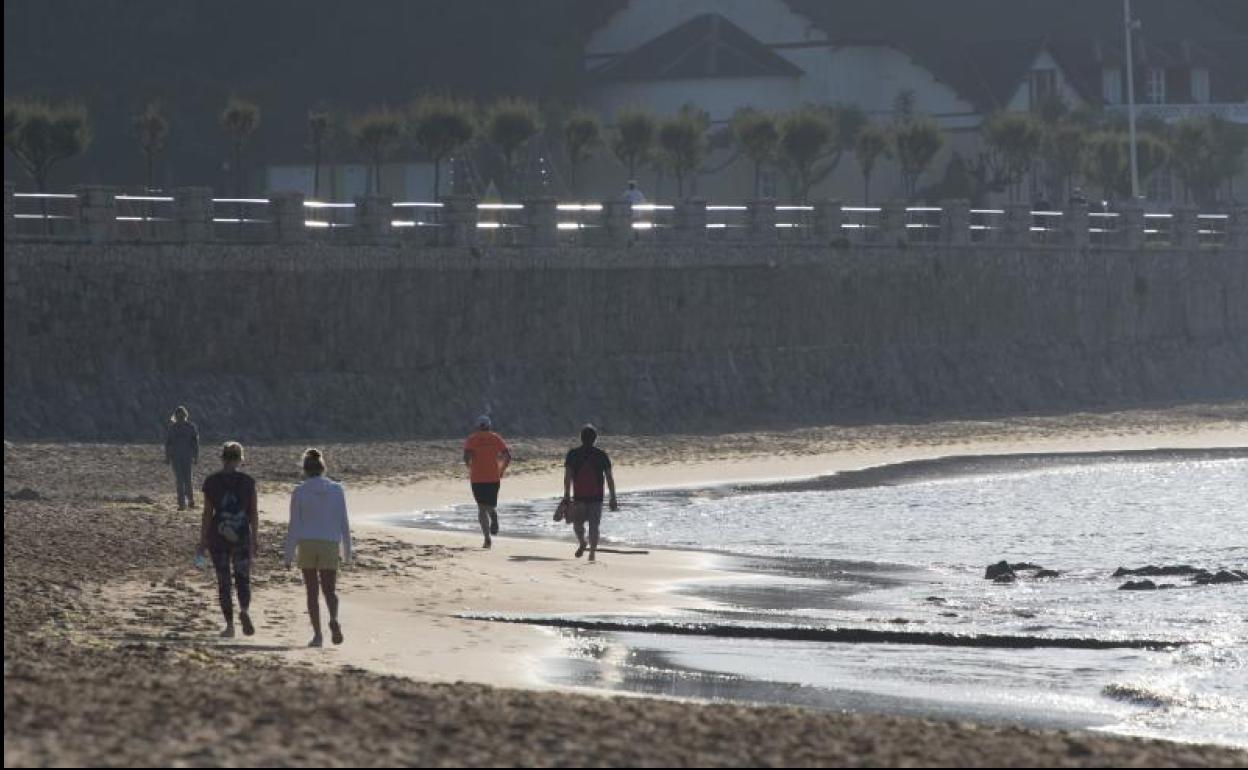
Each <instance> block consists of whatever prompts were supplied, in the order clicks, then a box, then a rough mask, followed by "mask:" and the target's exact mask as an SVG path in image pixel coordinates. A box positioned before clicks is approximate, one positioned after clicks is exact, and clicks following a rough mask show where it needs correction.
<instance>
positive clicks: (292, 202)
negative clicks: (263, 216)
mask: <svg viewBox="0 0 1248 770" xmlns="http://www.w3.org/2000/svg"><path fill="white" fill-rule="evenodd" d="M269 213H270V218H271V219H272V222H273V226H272V233H273V240H275V241H278V242H279V243H303V242H304V241H306V240H307V239H308V227H307V225H306V224H304V223H305V221H306V220H307V216H306V213H305V211H304V207H303V193H301V192H279V193H272V194H271V195H269Z"/></svg>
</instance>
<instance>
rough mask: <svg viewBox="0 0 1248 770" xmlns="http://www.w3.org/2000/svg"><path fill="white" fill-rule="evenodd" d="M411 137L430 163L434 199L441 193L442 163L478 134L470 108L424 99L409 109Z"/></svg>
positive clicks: (437, 98) (438, 98)
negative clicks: (410, 114) (431, 161)
mask: <svg viewBox="0 0 1248 770" xmlns="http://www.w3.org/2000/svg"><path fill="white" fill-rule="evenodd" d="M411 128H412V136H413V139H415V141H416V145H417V146H418V147H420V148H421V149H422V150H424V151H425V153H426V154H427V155H428V156H429V158H430V159H431V160H433V199H434V200H437V199H438V196H439V195H440V194H441V184H442V161H443V160H445V159H446V158H448V157H450V156H451V154H452V153H455V152H458V151H459V150H460V149H461V148H462V147H464V146H465V145H467V144H468V143H469V142H471V141H472V137H473V135H474V134H475V133H476V131H477V125H476V120H475V119H474V117H473V113H472V107H471V106H470V105H469V104H468V103H467V102H464V101H461V100H459V99H452V98H450V97H446V96H425V97H422V98H421V99H419V100H418V101H417V102H416V104H415V106H414V107H413V108H412V117H411Z"/></svg>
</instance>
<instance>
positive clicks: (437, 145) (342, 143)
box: [5, 92, 1248, 203]
mask: <svg viewBox="0 0 1248 770" xmlns="http://www.w3.org/2000/svg"><path fill="white" fill-rule="evenodd" d="M260 117H261V111H260V107H259V106H258V105H256V104H255V103H254V102H251V101H248V100H245V99H241V98H232V99H230V100H229V102H228V103H227V104H226V106H225V108H224V109H223V110H222V112H221V113H220V116H219V124H220V127H221V128H222V130H223V132H224V133H225V135H226V138H227V140H228V142H229V145H230V152H231V159H232V170H233V173H234V184H235V193H236V194H242V193H243V192H244V189H245V179H246V175H245V172H244V154H245V149H246V146H247V144H248V142H249V140H250V139H251V137H252V135H253V134H254V133H255V131H256V129H257V128H258V127H259V125H260ZM133 132H134V136H135V140H136V143H137V144H138V148H139V150H140V152H141V154H142V156H143V158H144V164H145V171H146V181H147V186H148V187H149V188H150V187H152V184H153V174H154V165H155V162H156V159H157V157H158V156H159V155H160V153H161V152H162V151H163V150H164V148H165V146H166V142H167V139H168V135H169V120H168V118H167V117H166V116H165V115H164V113H163V112H162V110H161V109H160V106H159V105H158V104H156V103H152V104H149V105H147V106H146V107H145V108H144V109H143V110H142V111H141V112H139V113H138V114H136V115H135V116H134V117H133ZM307 140H308V144H307V146H308V149H309V151H310V152H311V154H312V161H313V195H314V196H317V197H319V195H320V192H321V186H322V185H321V172H322V169H323V167H324V166H325V164H326V161H327V159H328V158H329V156H331V155H333V156H335V157H341V156H342V155H343V154H345V152H347V151H351V150H353V151H355V152H358V153H359V154H361V155H362V156H363V158H364V159H365V160H366V161H367V163H368V167H369V180H368V183H369V187H370V189H372V190H373V191H376V192H380V189H381V167H382V165H383V164H384V163H385V162H386V160H387V159H388V158H390V157H392V156H393V155H394V154H395V153H396V152H398V151H399V150H401V149H405V148H406V149H417V150H419V151H420V152H422V153H423V154H424V155H425V156H427V157H428V158H429V160H430V161H431V162H432V163H433V167H434V178H433V186H432V190H431V191H430V192H431V193H432V194H433V195H434V196H435V197H437V196H438V195H440V193H441V187H442V180H441V177H442V169H443V165H444V163H445V162H446V161H447V159H449V158H452V157H455V156H457V155H466V156H468V157H471V158H472V159H473V162H474V164H475V165H476V166H478V167H483V168H486V169H488V170H489V172H490V175H491V178H493V179H494V180H495V181H497V182H498V185H499V187H500V191H501V192H502V193H504V194H506V195H509V196H518V195H522V194H525V193H529V192H534V190H533V189H532V188H533V181H532V176H533V174H532V173H531V165H530V163H529V158H530V154H531V153H529V150H530V149H533V148H534V147H535V146H538V147H540V148H541V149H542V152H543V153H544V155H546V156H550V157H544V158H543V160H545V161H547V162H548V163H550V164H551V165H558V166H560V167H562V168H563V169H564V170H565V171H566V176H565V180H564V184H563V185H562V186H563V187H564V188H565V189H566V190H567V191H568V192H570V193H572V194H574V195H575V194H577V193H578V192H579V182H580V179H579V176H580V173H581V171H582V169H583V168H584V167H585V165H586V164H587V163H588V162H590V161H591V160H592V159H593V158H594V156H595V155H597V154H599V153H602V152H603V151H604V150H605V151H607V152H609V153H610V154H611V155H612V156H614V157H615V158H616V159H617V160H618V162H619V163H620V164H621V165H622V166H623V168H624V169H625V170H626V171H627V174H628V177H629V178H636V177H637V174H638V172H639V171H641V170H642V169H653V170H655V171H656V172H658V173H661V174H670V176H671V178H672V179H673V180H674V181H675V183H676V188H677V189H676V192H677V195H678V196H679V197H684V196H685V194H686V192H688V191H691V190H692V188H693V187H694V186H695V185H694V184H693V183H694V180H695V179H696V177H697V176H698V175H700V174H704V173H714V172H715V171H718V170H721V169H723V168H725V167H727V166H729V165H731V164H733V163H735V162H737V161H738V160H739V159H744V160H746V161H747V162H749V163H750V164H751V165H752V167H753V189H752V194H753V196H754V197H758V196H759V195H760V194H761V192H762V181H763V175H764V172H769V171H775V172H778V173H780V174H781V175H783V176H784V177H785V178H786V179H787V181H788V185H789V193H790V195H791V196H792V198H793V199H795V200H799V201H805V200H807V199H808V198H809V196H810V193H811V190H812V189H813V188H814V187H815V186H817V185H818V184H819V183H820V182H822V181H823V180H825V179H826V178H828V177H829V176H830V175H831V174H832V173H834V172H835V171H836V170H837V168H838V167H839V166H840V164H841V162H842V160H843V159H844V157H845V156H847V155H852V156H853V158H854V159H855V161H856V162H857V166H858V169H859V171H860V173H861V175H862V183H863V197H864V199H865V200H866V201H868V202H870V199H871V185H872V181H873V178H874V177H875V176H876V175H877V173H878V172H879V169H880V166H881V163H882V162H884V161H890V162H892V163H893V165H894V167H895V169H896V172H897V174H898V177H899V182H900V184H901V188H902V191H903V193H904V195H905V196H906V197H907V198H909V199H915V198H918V197H926V198H929V199H937V198H950V197H964V198H968V199H970V200H972V201H975V202H977V203H978V202H983V201H985V200H986V199H987V198H988V197H989V196H991V195H993V194H1002V193H1006V192H1010V191H1011V190H1013V191H1015V192H1017V188H1018V186H1020V185H1021V184H1022V183H1023V182H1024V180H1027V179H1033V180H1036V181H1037V182H1038V183H1039V184H1037V185H1035V186H1036V187H1038V188H1040V189H1042V190H1044V191H1045V192H1044V193H1043V194H1044V195H1045V196H1046V197H1048V198H1050V199H1054V200H1064V199H1065V198H1066V197H1068V196H1070V195H1072V194H1073V193H1074V191H1076V190H1077V189H1078V186H1079V185H1080V184H1087V185H1090V186H1091V187H1092V189H1093V190H1094V191H1095V192H1098V193H1099V194H1101V195H1102V196H1103V197H1105V198H1107V199H1116V198H1123V197H1126V196H1128V195H1129V194H1130V175H1129V144H1128V139H1127V133H1126V130H1125V126H1124V125H1123V124H1122V121H1121V118H1117V117H1114V118H1110V117H1107V116H1105V115H1104V114H1100V113H1096V112H1091V111H1073V112H1072V111H1070V110H1068V109H1066V107H1065V106H1064V105H1062V104H1061V103H1060V102H1053V103H1049V104H1046V105H1043V106H1042V108H1041V109H1040V110H1037V111H1036V112H1033V113H1017V112H1002V113H997V114H993V115H990V116H989V117H988V118H987V119H986V120H985V121H984V124H983V126H982V129H981V136H980V143H979V147H978V148H977V149H976V150H975V151H973V152H972V153H971V154H970V155H969V156H963V155H962V154H960V153H958V152H954V153H953V154H952V157H951V160H950V163H949V165H948V167H947V168H946V171H945V174H944V178H943V179H941V180H940V181H939V182H937V183H936V184H933V185H930V186H928V187H927V188H924V189H922V190H921V189H920V188H919V180H920V178H921V177H922V176H923V174H924V173H925V172H926V171H928V170H929V168H930V166H931V165H932V163H933V161H934V160H935V158H936V157H937V156H938V155H939V153H940V151H941V149H942V147H943V144H944V136H943V134H942V133H941V131H940V129H939V127H938V126H937V125H936V123H935V121H933V120H932V119H931V118H930V117H928V116H925V115H922V114H920V113H919V112H917V111H916V110H915V107H914V98H913V95H912V94H911V93H909V92H903V93H902V94H900V95H899V96H898V98H897V100H896V103H895V105H894V110H893V115H892V117H891V119H890V120H888V121H886V122H875V121H872V120H870V119H868V117H867V116H866V115H865V114H864V113H863V112H862V111H861V110H859V109H857V108H855V107H846V106H816V105H806V106H803V107H800V108H798V109H796V110H793V111H792V112H788V113H785V114H778V115H777V114H770V113H765V112H762V111H759V110H756V109H751V108H747V109H743V110H740V111H739V112H737V113H736V115H734V116H733V118H732V120H731V122H730V124H729V125H728V126H727V127H726V128H719V129H713V128H712V126H711V121H710V119H709V117H708V115H707V114H706V113H705V112H703V111H701V110H698V109H696V108H693V107H686V108H684V109H681V110H680V111H679V112H677V113H676V114H675V115H672V116H670V117H666V118H660V117H658V116H656V115H654V114H653V113H651V112H649V111H647V110H645V109H642V108H638V107H633V108H626V109H623V110H620V111H619V112H618V113H617V114H616V115H615V121H614V125H613V126H611V127H609V128H608V127H605V126H604V125H603V124H602V122H601V120H600V119H599V117H598V116H597V115H596V114H595V113H593V112H589V111H587V110H583V109H574V110H570V111H543V110H540V109H539V108H538V107H537V106H536V105H535V104H534V103H532V102H529V101H527V100H524V99H519V98H511V97H509V98H503V99H499V100H497V101H495V102H493V103H492V104H490V105H488V106H485V107H479V106H478V105H476V104H474V103H472V102H470V101H468V100H465V99H459V98H455V97H451V96H443V95H428V96H424V97H421V98H418V99H417V100H415V101H414V102H413V103H412V104H410V105H409V106H408V107H406V108H404V109H392V108H390V107H378V108H375V109H370V110H368V111H366V112H364V113H362V114H358V115H355V116H344V115H339V114H335V113H332V112H331V111H329V110H327V109H313V110H311V111H309V113H308V116H307ZM90 141H91V125H90V121H89V118H88V115H87V111H86V109H85V108H84V107H83V106H82V105H80V104H76V103H66V104H52V103H49V102H44V101H37V100H12V101H10V100H6V101H5V147H6V148H7V149H8V150H9V151H10V152H11V153H12V155H13V157H14V158H15V159H16V160H17V161H18V163H19V165H20V166H21V167H22V168H23V169H24V170H25V171H26V172H27V173H28V174H29V175H30V177H31V178H32V180H33V181H34V182H35V186H36V188H37V189H38V190H40V191H44V190H46V189H47V183H48V176H49V174H50V173H51V171H52V169H53V168H54V167H55V166H56V164H57V163H59V162H60V161H63V160H65V159H67V158H71V157H73V156H75V155H78V154H81V153H82V152H84V151H85V150H86V148H87V147H88V145H89V144H90ZM552 148H553V151H551V150H552ZM716 152H720V153H721V154H720V155H719V156H718V157H719V159H720V160H719V161H717V162H716V164H714V165H712V157H713V155H714V153H716ZM725 157H726V160H724V158H725ZM1137 157H1138V164H1139V174H1140V179H1141V183H1142V184H1146V183H1147V181H1148V179H1149V178H1150V177H1151V176H1152V175H1153V174H1154V173H1157V172H1158V171H1161V170H1162V169H1168V170H1169V171H1170V172H1171V173H1172V174H1173V175H1174V176H1175V177H1177V178H1178V179H1179V180H1180V181H1181V182H1182V183H1183V186H1184V190H1185V191H1186V194H1187V195H1188V196H1189V198H1190V199H1194V200H1195V201H1196V202H1199V203H1208V202H1212V201H1213V200H1214V199H1215V198H1216V197H1217V195H1218V192H1219V190H1220V189H1221V188H1223V187H1225V186H1229V184H1230V182H1231V180H1233V179H1234V178H1235V177H1236V176H1237V175H1238V174H1240V173H1242V172H1243V170H1244V168H1245V164H1246V161H1248V130H1246V129H1245V127H1244V126H1239V125H1235V124H1231V123H1228V122H1226V121H1223V120H1219V119H1216V118H1207V119H1199V120H1198V119H1189V120H1184V121H1180V122H1178V123H1176V124H1174V125H1171V126H1167V125H1165V124H1164V123H1161V122H1160V121H1152V120H1147V119H1146V120H1143V121H1142V122H1141V125H1140V130H1139V132H1138V138H1137Z"/></svg>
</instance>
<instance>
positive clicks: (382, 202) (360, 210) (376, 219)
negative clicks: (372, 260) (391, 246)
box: [355, 195, 395, 243]
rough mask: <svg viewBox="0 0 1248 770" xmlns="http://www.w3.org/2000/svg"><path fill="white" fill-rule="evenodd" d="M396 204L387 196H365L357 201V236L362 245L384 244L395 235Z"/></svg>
mask: <svg viewBox="0 0 1248 770" xmlns="http://www.w3.org/2000/svg"><path fill="white" fill-rule="evenodd" d="M393 220H394V202H393V201H392V200H391V199H390V197H389V196H386V195H364V196H360V197H357V198H356V199H355V235H356V240H357V241H359V242H360V243H383V242H385V241H388V240H390V239H392V238H393V237H394V235H395V233H394V228H393V227H392V226H391V224H390V223H391V222H392V221H393Z"/></svg>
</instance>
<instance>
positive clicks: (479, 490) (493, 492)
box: [472, 481, 501, 508]
mask: <svg viewBox="0 0 1248 770" xmlns="http://www.w3.org/2000/svg"><path fill="white" fill-rule="evenodd" d="M499 486H501V482H498V481H474V482H472V499H473V500H476V501H477V505H488V506H489V507H491V508H496V507H498V488H499Z"/></svg>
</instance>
